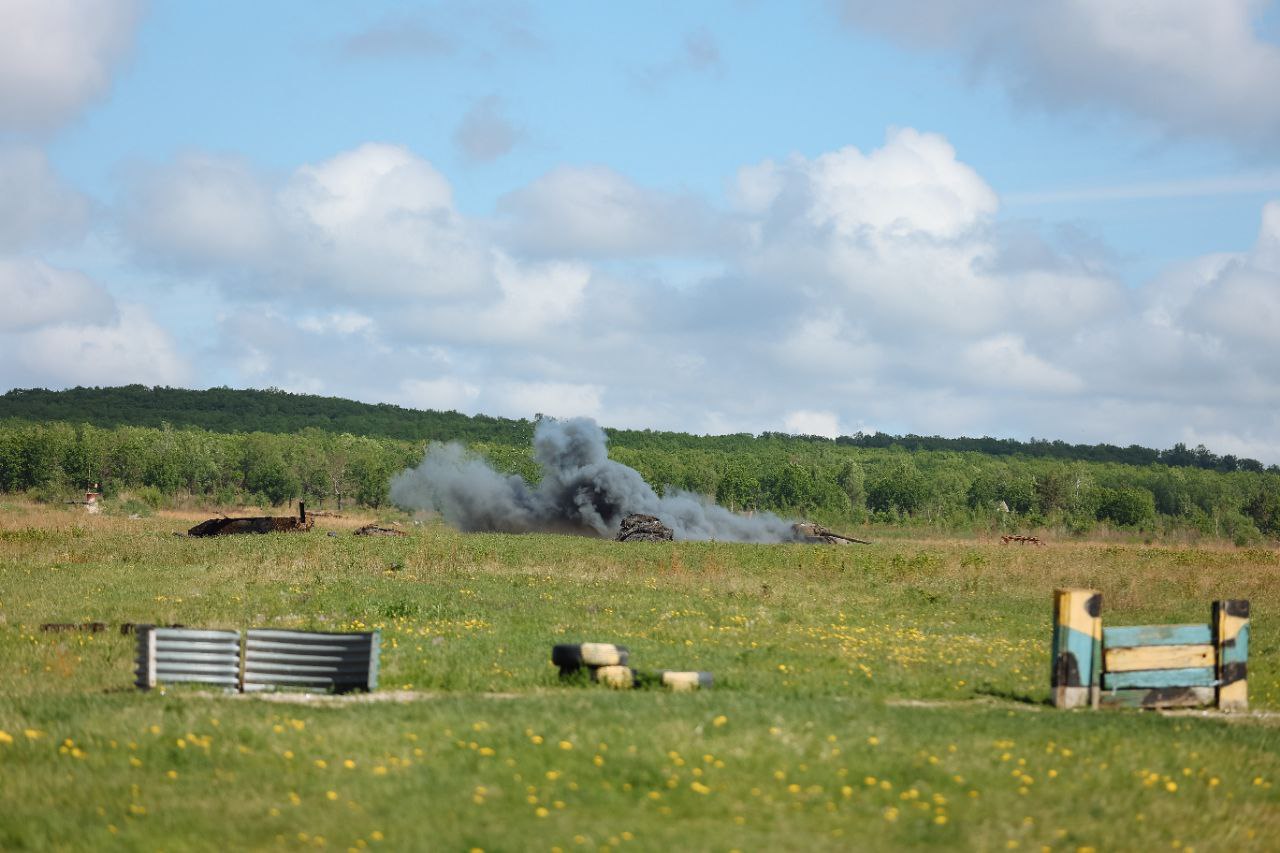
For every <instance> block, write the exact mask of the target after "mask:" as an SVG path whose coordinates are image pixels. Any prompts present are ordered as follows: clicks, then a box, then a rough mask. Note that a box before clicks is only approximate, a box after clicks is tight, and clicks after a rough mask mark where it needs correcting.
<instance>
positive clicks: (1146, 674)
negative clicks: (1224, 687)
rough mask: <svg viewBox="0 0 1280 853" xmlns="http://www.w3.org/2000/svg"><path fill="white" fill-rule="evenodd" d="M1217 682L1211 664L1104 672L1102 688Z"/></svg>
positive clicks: (1211, 685)
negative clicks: (1184, 667)
mask: <svg viewBox="0 0 1280 853" xmlns="http://www.w3.org/2000/svg"><path fill="white" fill-rule="evenodd" d="M1216 682H1217V677H1216V675H1215V674H1214V670H1213V667H1212V666H1200V667H1187V668H1186V669H1139V670H1131V671H1128V672H1104V673H1103V674H1102V689H1103V690H1115V689H1119V688H1126V687H1148V688H1154V687H1213V686H1214V684H1215V683H1216Z"/></svg>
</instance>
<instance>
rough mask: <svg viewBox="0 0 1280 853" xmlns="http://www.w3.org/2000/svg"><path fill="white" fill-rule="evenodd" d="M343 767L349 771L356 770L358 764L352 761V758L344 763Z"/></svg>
mask: <svg viewBox="0 0 1280 853" xmlns="http://www.w3.org/2000/svg"><path fill="white" fill-rule="evenodd" d="M342 766H343V767H345V768H347V769H348V770H355V769H356V763H355V762H354V761H352V760H351V759H350V758H348V759H347V760H346V761H344V762H342Z"/></svg>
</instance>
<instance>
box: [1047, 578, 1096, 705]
mask: <svg viewBox="0 0 1280 853" xmlns="http://www.w3.org/2000/svg"><path fill="white" fill-rule="evenodd" d="M1101 657H1102V593H1100V592H1098V591H1097V590H1096V589H1059V590H1055V591H1054V594H1053V670H1052V686H1053V704H1054V705H1056V706H1057V707H1059V708H1080V707H1084V706H1086V705H1095V706H1096V705H1097V695H1098V675H1099V672H1100V670H1101V663H1102V661H1101Z"/></svg>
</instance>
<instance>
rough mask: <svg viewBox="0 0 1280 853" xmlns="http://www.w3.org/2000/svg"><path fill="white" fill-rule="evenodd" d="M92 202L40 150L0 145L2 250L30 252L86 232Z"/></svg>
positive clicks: (66, 240) (74, 237)
mask: <svg viewBox="0 0 1280 853" xmlns="http://www.w3.org/2000/svg"><path fill="white" fill-rule="evenodd" d="M88 214H89V202H88V200H87V199H86V198H85V197H84V196H82V195H81V194H80V193H78V192H76V191H75V190H73V189H71V188H70V187H68V186H66V185H65V184H64V183H63V182H62V181H61V179H59V178H58V176H57V175H56V174H55V173H54V171H53V167H52V166H51V165H50V164H49V158H48V157H47V156H46V155H45V153H44V152H43V151H41V150H39V149H38V148H29V147H0V251H8V252H14V251H31V250H33V249H37V248H43V247H46V246H51V245H57V244H59V243H65V242H68V241H71V240H74V239H76V238H78V237H80V236H82V234H83V233H84V228H85V226H86V224H87V219H88Z"/></svg>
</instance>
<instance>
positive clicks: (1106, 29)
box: [0, 0, 1280, 462]
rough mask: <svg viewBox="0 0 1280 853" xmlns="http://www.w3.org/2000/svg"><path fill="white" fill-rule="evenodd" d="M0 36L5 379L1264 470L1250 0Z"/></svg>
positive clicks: (562, 13) (73, 17)
mask: <svg viewBox="0 0 1280 853" xmlns="http://www.w3.org/2000/svg"><path fill="white" fill-rule="evenodd" d="M4 6H5V7H7V9H6V11H5V18H6V19H7V20H8V21H9V22H11V23H12V24H13V26H8V27H6V28H4V30H3V32H0V187H6V188H7V191H6V192H5V193H4V196H3V198H0V296H2V297H4V298H5V301H6V302H8V303H10V304H12V305H16V306H18V308H17V310H16V311H14V312H13V313H12V315H11V316H10V317H9V318H8V319H7V320H4V321H0V387H5V388H8V387H28V386H33V385H39V386H45V387H66V386H70V385H76V384H121V383H126V382H143V383H148V384H181V385H187V386H194V387H205V386H209V385H215V384H228V385H232V386H237V387H243V386H254V387H264V386H268V385H273V386H278V387H283V388H286V389H291V390H298V391H308V392H316V393H324V394H334V395H340V396H348V397H354V398H358V399H363V400H370V401H389V402H396V403H401V404H405V405H413V406H423V407H433V408H457V409H459V410H461V411H465V412H485V413H490V414H504V415H515V416H530V415H532V414H534V413H535V412H545V413H547V414H555V415H566V416H568V415H582V414H585V415H591V416H594V417H596V418H598V419H599V420H601V421H602V422H604V423H606V424H610V425H618V426H632V427H654V428H674V429H684V430H690V431H694V432H723V431H759V430H788V431H795V432H813V433H821V434H837V433H841V432H844V433H848V432H853V431H855V430H858V429H863V430H872V429H881V430H886V431H891V432H905V431H913V432H920V433H941V434H944V435H960V434H967V435H976V434H990V435H996V436H1014V437H1023V438H1025V437H1028V436H1031V435H1035V436H1039V437H1049V438H1063V439H1067V440H1071V441H1087V442H1100V441H1108V442H1115V443H1120V444H1127V443H1130V442H1137V443H1142V444H1147V445H1155V446H1168V445H1170V444H1172V443H1173V442H1175V441H1187V442H1190V443H1199V442H1204V443H1205V444H1207V445H1209V446H1210V447H1211V448H1212V449H1214V450H1215V451H1217V452H1232V453H1238V454H1243V455H1250V456H1254V457H1257V458H1260V459H1264V460H1266V461H1269V462H1275V461H1280V435H1278V434H1277V427H1280V419H1278V416H1277V415H1276V412H1277V411H1278V409H1277V406H1276V403H1277V402H1278V401H1280V377H1278V376H1277V371H1276V370H1275V368H1274V367H1273V365H1274V364H1275V363H1276V361H1275V357H1276V356H1277V355H1280V347H1278V346H1277V336H1276V335H1274V334H1273V332H1272V330H1273V329H1274V323H1275V322H1280V205H1278V206H1276V207H1269V206H1268V205H1270V204H1272V203H1273V202H1275V201H1277V200H1280V156H1277V153H1276V152H1278V151H1280V145H1278V144H1277V143H1280V94H1277V90H1276V87H1275V86H1274V80H1275V79H1277V78H1276V75H1277V74H1280V46H1278V45H1277V41H1278V39H1280V27H1278V26H1277V20H1278V16H1277V13H1276V8H1275V6H1274V5H1273V4H1271V3H1265V2H1258V0H1219V2H1216V3H1213V4H1205V3H1200V2H1192V0H1177V1H1176V2H1155V0H1125V2H1101V0H1048V2H1045V3H1042V4H1024V3H1017V2H1013V0H956V1H955V2H943V0H906V2H901V3H897V4H883V3H874V2H869V0H867V2H864V0H843V2H835V1H834V0H831V1H830V2H810V3H795V4H776V3H763V2H750V0H738V2H730V1H729V0H726V2H720V3H711V2H708V3H698V4H689V3H657V4H635V5H631V6H625V5H620V4H597V3H586V2H566V3H555V4H526V3H521V2H503V3H462V2H444V3H422V4H409V3H381V4H379V3H364V4H348V3H338V2H306V3H304V2H275V3H270V4H251V3H235V2H231V3H220V4H212V3H195V2H193V3H178V2H153V3H150V4H133V3H130V2H111V3H108V2H101V0H82V2H70V0H67V2H50V0H5V2H4ZM1268 211H1270V214H1268Z"/></svg>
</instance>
